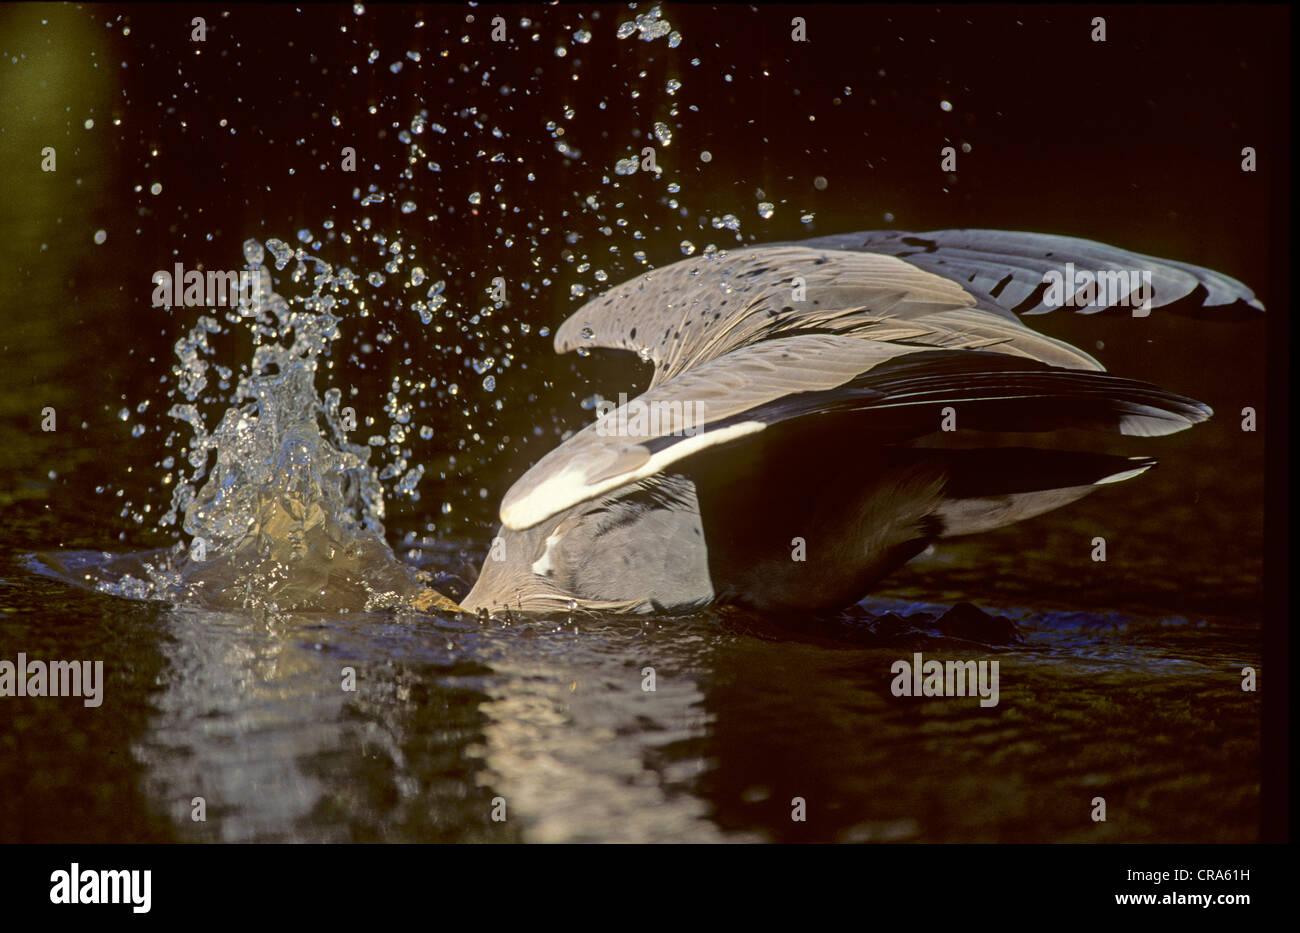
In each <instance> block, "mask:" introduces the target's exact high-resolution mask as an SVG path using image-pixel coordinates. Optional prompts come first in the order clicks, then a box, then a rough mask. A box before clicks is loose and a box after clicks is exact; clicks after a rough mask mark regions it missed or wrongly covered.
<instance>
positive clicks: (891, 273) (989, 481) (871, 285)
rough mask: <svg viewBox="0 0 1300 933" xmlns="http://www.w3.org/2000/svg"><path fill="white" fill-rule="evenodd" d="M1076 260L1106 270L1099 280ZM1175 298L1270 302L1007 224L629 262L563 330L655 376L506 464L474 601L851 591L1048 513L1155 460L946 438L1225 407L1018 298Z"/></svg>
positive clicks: (561, 339)
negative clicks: (1106, 355)
mask: <svg viewBox="0 0 1300 933" xmlns="http://www.w3.org/2000/svg"><path fill="white" fill-rule="evenodd" d="M1067 264H1072V265H1067ZM1062 270H1068V273H1066V274H1065V275H1066V277H1064V278H1063V271H1062ZM1076 270H1087V271H1088V272H1089V273H1091V276H1092V277H1093V280H1094V282H1095V285H1094V286H1093V287H1092V288H1091V289H1089V288H1088V287H1086V286H1085V288H1084V289H1083V294H1079V293H1078V291H1077V290H1076V286H1077V284H1078V283H1079V282H1080V281H1081V280H1080V279H1079V278H1078V277H1077V273H1076ZM1117 273H1119V274H1122V275H1117ZM1116 283H1119V285H1120V287H1119V288H1115V287H1113V286H1114V285H1115V284H1116ZM1125 283H1128V284H1127V285H1126V284H1125ZM1103 284H1107V285H1108V286H1111V287H1108V288H1101V287H1100V286H1101V285H1103ZM1054 286H1055V287H1056V288H1057V292H1056V294H1055V295H1054V294H1053V291H1052V289H1053V287H1054ZM1062 289H1063V292H1062ZM1072 297H1073V298H1074V299H1077V300H1071V299H1072ZM1175 303H1177V306H1178V308H1182V309H1190V308H1191V307H1193V306H1195V307H1196V308H1201V307H1204V308H1214V309H1218V310H1219V312H1222V310H1224V309H1226V308H1228V307H1237V308H1238V309H1241V308H1242V306H1249V307H1251V308H1255V309H1258V310H1262V309H1263V306H1262V305H1261V304H1260V303H1259V301H1258V300H1256V298H1255V296H1254V294H1253V293H1252V292H1251V290H1250V289H1249V288H1247V287H1246V286H1244V285H1243V284H1241V283H1240V282H1237V281H1236V280H1234V279H1231V278H1229V277H1227V276H1225V275H1221V274H1219V273H1217V272H1213V271H1211V270H1208V269H1203V268H1200V267H1197V266H1192V265H1188V264H1185V263H1179V262H1173V261H1170V260H1163V259H1156V258H1153V257H1150V256H1143V255H1140V254H1137V253H1131V252H1128V251H1125V250H1122V249H1117V248H1114V247H1110V246H1106V245H1103V244H1100V243H1094V242H1091V241H1088V240H1082V239H1076V238H1071V237H1063V236H1053V235H1048V234H1038V233H1013V232H1006V231H998V230H943V231H936V232H932V233H922V234H912V233H904V232H898V231H888V232H865V233H854V234H844V235H837V236H831V237H822V238H818V239H813V240H806V241H803V242H800V243H791V244H777V245H770V246H759V247H752V248H745V249H739V250H733V251H730V252H728V253H726V254H720V255H718V256H714V257H710V256H706V257H700V258H694V259H687V260H683V261H681V262H677V263H674V264H673V265H671V266H666V267H664V268H661V269H658V270H655V271H652V272H649V273H646V274H644V275H641V276H638V277H637V278H635V279H632V280H630V281H628V282H625V283H623V284H622V285H619V286H617V287H616V288H614V289H612V290H611V291H609V292H608V293H606V294H605V295H604V296H603V297H601V298H598V299H596V300H594V301H591V302H589V303H588V304H586V305H584V306H583V307H582V308H581V309H579V310H578V311H577V312H576V313H574V314H573V315H572V316H571V317H570V318H569V319H568V320H567V321H565V323H564V324H563V325H562V326H561V327H560V328H559V329H558V331H557V332H556V335H555V347H556V349H557V351H558V352H560V353H565V352H569V351H573V350H582V349H587V348H596V347H601V348H608V349H615V350H625V351H631V352H634V353H637V354H638V355H639V356H640V358H641V359H643V360H648V361H651V362H653V364H654V376H653V379H652V381H651V383H650V386H649V388H648V389H647V390H646V391H645V392H644V393H643V394H642V395H640V396H639V397H638V398H636V399H633V400H632V401H630V402H626V403H625V404H623V405H621V406H619V408H618V409H617V410H615V411H608V412H605V413H604V416H603V417H601V418H599V419H598V420H597V422H596V423H594V424H591V425H588V426H587V427H586V428H584V429H583V430H581V431H579V432H577V433H576V434H574V435H573V436H572V437H570V438H569V439H568V440H567V441H565V442H564V443H562V444H561V445H560V446H559V447H557V448H555V449H554V450H552V451H551V452H550V453H548V454H546V456H544V457H543V458H542V459H541V460H540V461H538V462H537V463H536V464H535V465H534V466H533V467H532V468H531V469H530V470H528V471H527V472H526V473H525V474H524V475H523V476H522V477H521V478H520V479H519V480H518V481H517V482H516V483H515V484H514V486H512V487H511V489H510V490H509V491H508V492H507V493H506V495H505V498H504V499H503V501H502V503H501V509H500V516H501V522H502V526H501V529H500V531H499V532H498V538H497V539H496V541H495V542H494V546H493V549H492V551H491V552H490V553H489V555H488V557H487V559H486V560H485V562H484V564H483V569H482V571H481V572H480V574H479V577H478V580H477V582H476V583H475V585H474V587H473V589H472V590H471V591H470V593H469V595H468V596H467V597H466V598H465V600H464V601H463V603H462V606H463V607H464V608H465V609H468V610H471V611H479V610H484V609H486V610H496V609H509V610H512V611H523V612H530V611H554V610H561V611H562V610H565V609H572V608H585V609H591V610H601V611H612V612H654V611H684V610H691V609H696V608H700V607H703V606H706V605H709V604H714V603H733V604H739V605H742V606H746V607H749V608H750V609H753V610H757V611H780V610H804V611H807V610H830V609H838V608H843V607H845V606H848V605H851V604H852V603H854V602H856V601H857V600H859V599H861V598H862V597H863V596H865V595H866V594H867V592H868V591H869V589H870V588H871V587H872V586H873V585H874V584H875V583H876V582H877V581H879V580H880V579H881V578H882V577H884V576H885V575H886V574H888V573H890V572H891V571H893V570H895V569H897V568H898V567H900V566H901V565H902V564H904V563H906V562H907V561H908V560H910V559H911V558H913V557H915V556H916V555H917V554H919V553H920V552H921V551H923V550H925V549H926V548H927V547H928V546H929V545H930V544H931V543H933V542H934V541H936V540H937V539H941V538H947V537H954V536H957V535H966V534H972V533H975V532H980V531H988V530H991V529H994V528H1000V527H1002V526H1004V525H1009V524H1011V523H1013V522H1017V521H1020V520H1022V519H1026V518H1030V517H1032V516H1035V515H1040V514H1042V513H1044V512H1047V511H1049V510H1051V509H1055V508H1058V507H1060V506H1063V505H1066V504H1068V503H1070V502H1073V501H1075V500H1077V499H1080V498H1082V497H1083V496H1085V495H1087V494H1088V493H1089V492H1091V491H1092V490H1093V489H1095V488H1097V487H1098V486H1100V485H1104V484H1107V483H1114V482H1118V481H1121V480H1125V479H1129V478H1131V477H1133V476H1136V475H1138V474H1140V473H1142V472H1144V471H1145V470H1147V469H1148V468H1149V467H1151V466H1152V465H1153V464H1154V462H1155V461H1154V460H1151V459H1149V458H1133V457H1119V456H1112V455H1103V454H1097V453H1086V452H1079V451H1069V450H1058V449H1041V448H1030V447H988V446H984V447H978V446H977V447H967V448H965V449H953V448H952V447H951V445H950V446H946V447H945V446H934V445H933V442H935V441H937V440H940V439H943V438H947V439H960V438H961V437H962V436H963V433H964V432H966V436H972V437H973V436H975V435H971V434H969V432H1030V433H1035V434H1042V433H1048V432H1053V431H1060V430H1065V429H1077V428H1085V429H1093V430H1101V431H1108V432H1112V433H1118V434H1122V435H1134V436H1140V437H1154V436H1159V435H1164V434H1171V433H1174V432H1176V431H1181V430H1183V429H1185V428H1188V427H1191V426H1192V425H1193V424H1196V423H1198V422H1201V421H1204V420H1206V419H1207V418H1209V417H1210V415H1211V410H1210V408H1209V407H1208V406H1206V405H1204V404H1202V403H1200V402H1198V401H1195V400H1193V399H1190V398H1187V397H1184V396H1181V395H1177V394H1175V393H1172V392H1167V391H1165V390H1163V389H1161V388H1159V387H1157V386H1155V385H1152V384H1150V383H1146V382H1139V381H1136V380H1132V379H1127V378H1122V377H1119V376H1114V375H1110V374H1108V373H1106V372H1105V370H1104V367H1103V366H1102V365H1101V364H1100V363H1099V362H1098V361H1097V360H1095V359H1094V358H1093V357H1092V356H1090V355H1089V354H1087V353H1085V352H1083V351H1082V350H1080V349H1078V348H1076V347H1073V346H1071V345H1070V344H1068V343H1065V342H1063V341H1061V340H1057V339H1055V338H1052V337H1048V336H1045V335H1043V334H1040V333H1038V332H1036V331H1034V330H1032V329H1030V328H1029V327H1027V326H1026V325H1025V324H1024V323H1022V321H1021V316H1022V315H1034V314H1043V313H1046V312H1048V311H1050V310H1052V309H1053V308H1054V307H1060V306H1062V305H1064V306H1065V307H1067V308H1071V307H1073V309H1074V310H1076V311H1079V312H1080V313H1085V314H1086V313H1095V312H1098V311H1102V310H1107V309H1108V308H1116V309H1120V308H1122V309H1123V310H1124V313H1126V314H1127V313H1128V308H1129V307H1130V306H1132V307H1133V316H1134V317H1141V316H1144V315H1145V313H1146V312H1147V311H1148V310H1149V308H1152V307H1162V306H1168V305H1174V304H1175ZM927 442H931V445H930V446H927Z"/></svg>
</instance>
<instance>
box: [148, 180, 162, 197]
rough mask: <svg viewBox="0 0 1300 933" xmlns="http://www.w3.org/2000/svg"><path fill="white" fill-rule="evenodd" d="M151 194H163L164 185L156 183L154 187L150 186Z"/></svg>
mask: <svg viewBox="0 0 1300 933" xmlns="http://www.w3.org/2000/svg"><path fill="white" fill-rule="evenodd" d="M149 193H150V194H152V195H159V194H162V183H161V182H154V183H153V184H152V185H150V186H149Z"/></svg>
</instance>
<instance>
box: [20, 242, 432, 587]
mask: <svg viewBox="0 0 1300 933" xmlns="http://www.w3.org/2000/svg"><path fill="white" fill-rule="evenodd" d="M300 239H302V238H301V237H300ZM307 239H310V237H308V238H307ZM265 249H266V250H269V251H270V252H271V254H272V255H273V256H274V257H275V268H276V269H277V270H283V269H284V268H285V266H286V265H287V264H288V263H289V261H290V260H291V259H297V260H298V267H297V269H296V270H295V272H294V275H293V278H294V280H295V281H301V280H303V279H304V278H307V277H310V278H311V280H312V286H313V291H312V293H311V295H310V296H308V297H305V298H299V299H296V300H295V301H294V302H290V301H289V300H286V299H285V298H284V297H283V296H282V295H279V294H277V293H275V292H274V291H272V289H271V282H272V277H271V274H270V271H269V270H268V269H267V267H266V266H265V265H264V262H263V261H264V259H265V251H264V249H263V247H262V245H261V244H259V243H257V242H256V241H254V240H249V241H247V242H246V243H245V244H244V256H245V259H246V260H247V262H248V264H249V267H250V269H251V270H252V271H253V273H254V276H253V278H254V282H255V283H257V284H256V292H255V294H253V295H246V296H242V297H241V303H240V305H239V307H238V310H237V312H236V311H232V312H231V313H230V314H228V315H227V318H228V320H230V321H232V322H238V323H240V324H243V325H244V326H245V327H246V328H247V330H248V331H249V333H250V334H251V336H252V338H253V342H254V347H255V349H254V351H253V358H252V362H251V364H250V365H249V366H248V367H247V368H246V371H245V372H244V373H243V374H242V375H241V376H240V378H239V380H238V384H237V386H236V387H235V389H234V391H233V393H232V395H231V396H230V399H229V407H227V408H226V409H225V411H224V413H222V415H221V417H220V421H219V423H218V424H217V427H216V429H215V430H212V431H209V430H208V429H207V427H206V424H205V421H204V417H203V415H202V413H201V410H200V408H201V406H202V405H203V404H204V403H205V402H207V403H211V402H212V401H213V399H212V398H210V397H209V395H208V390H209V380H208V373H209V370H210V369H211V368H212V364H211V363H210V362H209V360H208V359H207V357H209V356H211V355H212V352H213V351H212V347H211V346H210V343H209V336H210V335H212V334H218V333H224V332H225V329H224V328H223V327H222V325H221V324H220V322H219V321H217V319H215V318H212V317H207V316H205V317H201V318H200V319H199V321H198V323H197V324H196V325H195V326H194V327H193V328H192V329H191V330H190V332H189V333H188V334H187V335H185V336H184V337H182V338H181V339H180V340H178V341H177V342H176V347H175V352H176V359H177V365H176V366H175V367H174V368H173V374H174V376H175V379H176V384H175V390H174V394H176V395H178V396H179V400H178V401H177V403H176V404H175V405H173V406H172V408H171V411H170V412H169V414H170V415H171V416H172V417H173V418H175V419H177V420H179V421H181V422H183V423H184V424H186V425H188V427H189V428H190V431H191V433H192V437H191V440H190V443H189V445H188V454H187V456H186V458H185V459H186V462H187V463H188V465H189V467H190V471H189V472H188V473H186V472H185V469H184V467H182V468H181V470H180V471H178V473H177V474H176V477H175V478H176V480H177V482H176V486H175V490H174V492H173V495H172V501H171V509H170V510H169V511H168V512H167V514H166V515H164V516H163V518H162V520H161V523H162V524H164V525H166V524H169V523H173V522H175V521H176V520H177V519H178V517H180V516H183V518H181V526H182V528H183V529H184V532H185V534H186V535H187V536H188V538H189V541H188V544H187V543H186V542H185V541H180V542H178V543H177V544H176V545H175V546H174V547H172V548H170V549H164V550H161V551H154V552H149V553H146V554H134V555H124V556H120V557H112V556H111V555H102V556H101V559H100V560H95V559H93V557H91V556H87V555H86V554H84V553H81V554H76V553H73V554H63V555H45V556H43V557H42V558H41V560H42V562H44V563H45V564H46V565H47V566H48V567H50V569H52V570H54V571H55V572H56V573H57V574H58V575H60V576H63V577H65V578H68V579H72V580H73V582H77V583H79V584H81V585H87V586H91V587H93V588H94V589H96V590H97V591H99V592H104V593H110V594H113V595H118V596H127V597H132V598H137V599H158V600H165V601H168V602H172V603H180V604H189V605H201V606H206V607H209V608H222V609H243V610H249V609H252V610H267V611H302V610H332V611H337V610H352V609H356V610H375V609H387V608H397V607H402V606H414V607H416V608H420V609H429V608H440V609H452V608H454V604H452V603H450V602H449V601H448V600H446V599H444V598H443V597H441V596H439V595H438V594H437V593H436V592H434V591H433V590H431V589H429V588H428V587H427V586H426V580H425V576H424V575H423V574H422V573H421V572H420V571H418V570H416V569H414V568H412V567H410V566H408V565H406V564H404V563H402V562H401V561H400V560H398V559H397V557H396V556H395V555H394V554H393V552H392V550H391V549H390V548H389V546H388V543H387V541H386V540H385V537H384V526H383V521H382V520H383V515H384V490H383V486H382V484H381V481H380V475H379V473H378V471H377V470H376V469H375V467H374V466H372V465H371V464H370V462H369V461H370V453H371V451H370V449H369V448H368V447H365V446H362V445H359V444H355V443H352V442H351V441H349V440H348V430H349V427H350V426H351V427H355V421H354V418H355V415H354V414H353V413H352V412H351V411H350V410H347V409H340V402H341V400H342V393H341V391H340V390H339V389H337V388H330V389H328V390H326V391H325V392H324V395H323V396H322V394H321V393H320V392H319V391H318V389H317V386H316V381H317V375H318V370H319V368H320V362H321V360H322V358H323V357H324V356H325V355H326V354H327V353H328V350H329V348H330V345H331V344H332V343H333V342H334V341H336V340H337V339H338V338H339V328H338V323H339V320H340V319H339V317H338V316H336V315H335V314H334V313H332V312H333V311H334V310H335V309H337V308H339V307H340V306H341V305H342V304H344V303H345V302H346V296H347V295H351V294H356V291H357V276H356V275H354V274H353V273H352V272H351V271H350V270H349V269H347V268H346V267H344V268H341V269H339V270H338V271H337V272H336V271H335V270H334V269H333V267H332V266H331V265H330V264H329V263H327V262H324V261H323V260H321V259H319V258H318V257H315V256H311V255H308V254H306V253H305V252H304V251H303V250H301V249H299V250H294V249H293V248H292V247H290V246H288V244H286V243H284V242H282V241H280V240H274V239H272V240H268V241H267V243H266V248H265ZM308 270H311V271H308ZM209 464H211V466H209ZM421 472H422V470H419V469H415V468H413V469H412V470H411V471H410V472H408V474H407V477H404V478H403V480H402V483H407V484H408V485H411V486H413V485H414V483H413V482H409V481H408V478H409V477H414V478H415V479H416V480H418V477H419V475H420V473H421ZM402 483H399V486H401V485H402ZM408 491H409V490H408Z"/></svg>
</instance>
